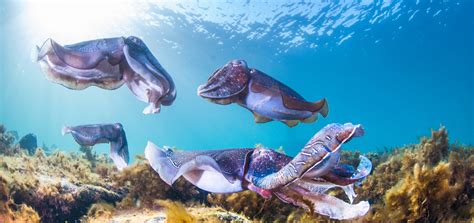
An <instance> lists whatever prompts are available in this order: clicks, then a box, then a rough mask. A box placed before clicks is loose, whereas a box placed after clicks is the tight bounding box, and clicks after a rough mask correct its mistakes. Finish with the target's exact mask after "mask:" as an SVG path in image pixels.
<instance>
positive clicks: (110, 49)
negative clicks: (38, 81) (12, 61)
mask: <svg viewBox="0 0 474 223" xmlns="http://www.w3.org/2000/svg"><path fill="white" fill-rule="evenodd" d="M123 46H124V38H109V39H99V40H91V41H86V42H81V43H77V44H73V45H66V46H61V45H59V44H58V43H56V42H55V41H54V40H52V39H47V40H46V41H45V42H44V43H43V45H42V46H41V47H36V50H35V52H34V55H33V58H32V59H33V60H34V61H35V62H38V63H39V64H40V66H41V69H42V70H43V72H44V73H45V74H46V77H47V78H48V79H49V80H51V81H53V82H56V83H58V84H61V85H63V86H65V87H67V88H69V89H73V90H82V89H84V88H87V87H90V86H97V87H100V88H104V89H109V90H112V89H116V88H118V87H120V86H122V85H123V83H124V81H123V78H122V74H121V71H120V63H121V62H122V61H123V58H124V56H123V52H122V48H123Z"/></svg>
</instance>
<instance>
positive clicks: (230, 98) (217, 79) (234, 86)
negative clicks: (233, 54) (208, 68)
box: [197, 60, 250, 104]
mask: <svg viewBox="0 0 474 223" xmlns="http://www.w3.org/2000/svg"><path fill="white" fill-rule="evenodd" d="M249 75H250V74H249V69H248V67H247V63H246V62H245V61H244V60H232V61H230V62H228V63H227V64H226V65H224V66H223V67H222V68H219V69H217V70H216V71H215V72H214V73H213V74H212V75H211V77H209V79H208V80H207V83H205V84H203V85H201V86H199V88H198V92H197V93H198V95H199V96H201V97H203V98H205V99H208V100H210V101H211V102H214V103H217V104H229V103H232V102H234V101H235V99H236V97H235V96H237V95H238V94H239V93H241V92H243V91H244V90H245V89H246V87H247V85H248V82H249Z"/></svg>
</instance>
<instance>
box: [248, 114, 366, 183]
mask: <svg viewBox="0 0 474 223" xmlns="http://www.w3.org/2000/svg"><path fill="white" fill-rule="evenodd" d="M363 134H364V129H363V128H362V126H361V125H354V124H352V123H346V124H337V123H335V124H329V125H327V126H326V127H324V128H323V129H321V130H320V131H319V132H318V133H316V134H315V135H314V136H313V138H311V139H310V140H309V142H308V143H307V144H306V145H305V146H304V148H303V149H302V150H301V151H300V152H299V153H298V154H297V155H296V156H295V157H294V158H293V159H292V160H291V161H290V162H289V163H288V164H286V165H285V166H284V167H282V168H281V169H280V170H278V172H275V173H272V174H267V173H266V172H265V174H267V175H265V174H261V175H258V174H252V175H251V176H249V177H248V180H249V181H251V182H253V184H254V185H255V186H257V187H259V188H263V189H265V190H273V189H276V188H279V187H282V186H285V185H288V184H290V183H291V182H294V181H297V180H299V179H301V178H305V177H306V178H307V177H310V178H314V177H320V176H322V175H324V174H325V173H326V172H327V170H329V169H331V168H332V167H334V165H336V164H337V159H338V156H337V155H333V154H335V153H336V152H337V151H338V150H339V149H340V148H341V146H342V144H344V143H346V142H348V141H349V140H351V139H352V138H353V137H358V136H362V135H363ZM334 157H335V159H336V160H333V159H332V158H334Z"/></svg>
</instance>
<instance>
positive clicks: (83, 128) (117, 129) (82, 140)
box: [62, 123, 130, 170]
mask: <svg viewBox="0 0 474 223" xmlns="http://www.w3.org/2000/svg"><path fill="white" fill-rule="evenodd" d="M68 133H70V134H71V135H72V136H73V138H74V140H75V141H76V142H77V143H78V144H79V145H81V146H94V145H96V144H99V143H110V155H109V156H110V158H111V159H112V161H114V163H115V166H117V169H119V170H122V169H123V168H125V167H127V165H128V162H129V159H130V158H129V153H128V143H127V137H126V135H125V131H124V130H123V126H122V124H120V123H115V124H95V125H79V126H64V127H63V129H62V134H63V135H65V134H68Z"/></svg>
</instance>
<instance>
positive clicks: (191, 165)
mask: <svg viewBox="0 0 474 223" xmlns="http://www.w3.org/2000/svg"><path fill="white" fill-rule="evenodd" d="M363 134H364V130H363V129H362V126H360V125H353V124H351V123H346V124H330V125H327V126H326V127H324V128H323V129H321V130H320V131H319V132H318V133H316V135H314V136H313V138H311V140H310V141H309V142H308V143H307V144H306V145H305V147H304V148H303V149H302V150H301V151H300V152H299V153H298V154H297V155H296V156H295V157H290V156H287V155H285V154H281V153H278V152H275V151H274V150H271V149H265V148H247V149H224V150H205V151H172V150H169V149H168V150H164V149H161V148H158V147H157V146H155V145H154V144H153V143H151V142H148V145H147V147H146V149H145V156H146V158H147V159H148V161H149V163H150V165H151V166H152V168H153V169H154V170H155V171H156V172H158V174H159V175H160V177H161V179H163V181H165V182H166V183H167V184H169V185H172V184H173V183H174V182H175V181H176V180H177V179H178V178H179V177H180V176H183V177H184V178H185V179H186V180H188V181H189V182H191V183H192V184H194V185H195V186H197V187H199V188H201V189H203V190H205V191H209V192H213V193H233V192H239V191H243V190H252V191H255V192H257V193H258V194H260V195H261V196H263V197H265V198H270V197H272V196H276V197H278V198H279V199H281V200H282V201H284V202H287V203H291V204H293V205H296V206H299V207H303V208H305V209H307V210H310V211H314V212H317V213H319V214H322V215H326V216H329V217H330V218H333V219H351V218H356V217H360V216H363V215H365V214H366V213H367V212H368V210H369V207H370V205H369V203H368V202H367V201H361V202H359V203H357V204H352V201H353V199H354V198H355V196H356V194H355V192H354V189H353V185H354V183H358V182H360V181H361V180H363V179H364V178H365V177H366V176H367V175H368V174H369V173H370V171H371V169H372V163H371V162H370V160H369V159H367V158H366V157H364V156H361V157H360V163H359V165H358V167H357V169H356V170H354V169H353V168H352V166H348V165H340V164H339V149H340V147H341V146H342V144H344V143H346V142H348V141H349V140H351V139H352V138H353V137H359V136H362V135H363ZM335 187H339V188H341V189H343V190H344V191H345V193H346V195H347V196H348V198H349V200H350V203H347V202H345V201H343V200H340V199H338V198H336V197H333V196H330V195H327V194H326V193H325V192H326V191H327V190H328V189H331V188H335Z"/></svg>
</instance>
